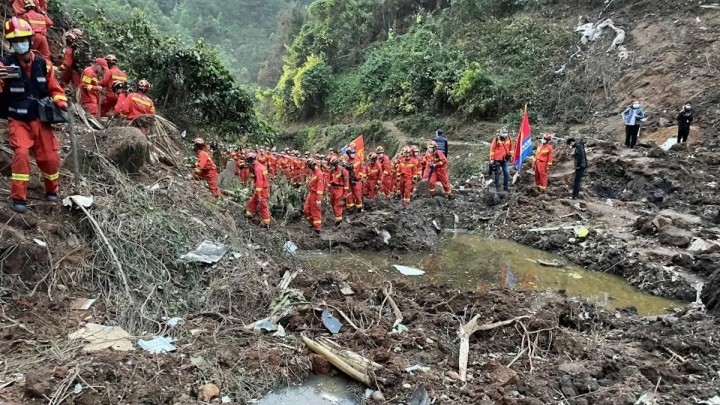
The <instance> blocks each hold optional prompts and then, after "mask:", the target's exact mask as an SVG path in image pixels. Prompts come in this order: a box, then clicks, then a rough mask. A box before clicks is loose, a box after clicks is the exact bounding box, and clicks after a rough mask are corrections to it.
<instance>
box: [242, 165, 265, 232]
mask: <svg viewBox="0 0 720 405" xmlns="http://www.w3.org/2000/svg"><path fill="white" fill-rule="evenodd" d="M252 177H253V187H254V188H255V192H254V193H253V195H252V197H251V198H250V200H249V201H248V204H247V208H246V210H245V215H246V216H247V217H248V218H253V217H254V216H255V213H256V212H258V213H259V214H260V219H262V221H263V223H264V224H265V225H269V224H270V202H269V201H268V199H269V198H270V182H269V180H268V170H267V167H265V165H263V164H262V163H260V162H258V161H257V160H256V161H255V163H254V164H253V168H252Z"/></svg>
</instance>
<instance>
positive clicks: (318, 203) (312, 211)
mask: <svg viewBox="0 0 720 405" xmlns="http://www.w3.org/2000/svg"><path fill="white" fill-rule="evenodd" d="M324 193H325V174H324V173H323V172H322V170H320V166H319V165H316V166H315V170H313V173H312V176H311V177H310V182H309V183H308V195H307V197H306V198H305V205H304V207H303V214H305V218H307V220H308V223H310V226H312V228H313V230H315V231H316V232H319V231H320V228H321V227H322V199H323V194H324Z"/></svg>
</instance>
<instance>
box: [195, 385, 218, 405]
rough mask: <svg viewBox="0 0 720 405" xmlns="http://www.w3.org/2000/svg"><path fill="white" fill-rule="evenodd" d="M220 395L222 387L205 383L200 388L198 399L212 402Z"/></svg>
mask: <svg viewBox="0 0 720 405" xmlns="http://www.w3.org/2000/svg"><path fill="white" fill-rule="evenodd" d="M219 396H220V388H218V386H217V385H215V384H205V385H201V386H200V387H199V388H198V401H203V402H210V401H212V400H213V399H215V398H218V397H219Z"/></svg>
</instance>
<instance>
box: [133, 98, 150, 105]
mask: <svg viewBox="0 0 720 405" xmlns="http://www.w3.org/2000/svg"><path fill="white" fill-rule="evenodd" d="M132 100H133V101H135V102H136V103H140V104H142V105H144V106H148V107H150V106H151V105H152V103H151V102H149V101H147V100H143V99H142V98H140V97H133V98H132Z"/></svg>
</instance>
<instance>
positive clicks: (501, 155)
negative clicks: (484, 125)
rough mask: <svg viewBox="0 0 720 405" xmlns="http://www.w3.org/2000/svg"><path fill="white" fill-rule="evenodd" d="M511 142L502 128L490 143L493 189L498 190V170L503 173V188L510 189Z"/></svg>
mask: <svg viewBox="0 0 720 405" xmlns="http://www.w3.org/2000/svg"><path fill="white" fill-rule="evenodd" d="M514 153H515V152H514V150H513V143H512V140H511V139H510V137H509V136H508V130H507V128H502V129H501V130H500V134H499V135H498V136H496V137H495V139H493V141H492V144H490V162H491V164H492V166H493V172H494V174H495V179H494V180H495V190H496V191H500V170H502V173H503V190H505V191H509V190H510V162H511V161H512V159H513V154H514Z"/></svg>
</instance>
